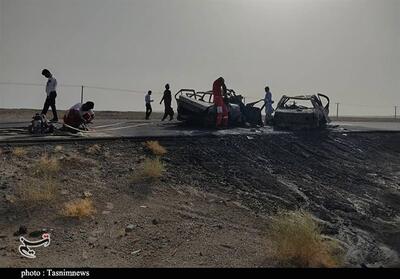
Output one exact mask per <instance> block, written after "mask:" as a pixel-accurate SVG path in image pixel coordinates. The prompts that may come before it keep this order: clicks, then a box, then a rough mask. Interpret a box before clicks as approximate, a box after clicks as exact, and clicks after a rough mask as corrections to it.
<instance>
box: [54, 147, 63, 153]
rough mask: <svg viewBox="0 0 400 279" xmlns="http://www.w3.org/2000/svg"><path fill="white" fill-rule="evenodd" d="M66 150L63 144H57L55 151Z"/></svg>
mask: <svg viewBox="0 0 400 279" xmlns="http://www.w3.org/2000/svg"><path fill="white" fill-rule="evenodd" d="M63 150H64V147H63V146H62V145H57V146H56V147H54V152H56V153H59V152H61V151H63Z"/></svg>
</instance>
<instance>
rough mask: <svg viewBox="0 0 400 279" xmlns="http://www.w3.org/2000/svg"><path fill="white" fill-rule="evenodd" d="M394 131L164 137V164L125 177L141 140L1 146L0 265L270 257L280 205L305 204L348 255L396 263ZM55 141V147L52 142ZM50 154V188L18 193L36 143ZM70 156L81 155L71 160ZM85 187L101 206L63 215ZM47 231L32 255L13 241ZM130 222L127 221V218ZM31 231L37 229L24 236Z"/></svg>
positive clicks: (160, 263)
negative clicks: (46, 240) (36, 195)
mask: <svg viewBox="0 0 400 279" xmlns="http://www.w3.org/2000/svg"><path fill="white" fill-rule="evenodd" d="M399 141H400V134H395V133H394V134H384V133H377V134H291V135H288V134H285V135H270V136H267V135H263V136H255V137H246V136H225V137H221V138H219V137H210V138H198V139H195V138H179V139H165V140H160V144H161V145H162V146H164V147H165V148H166V149H167V151H168V153H167V154H166V155H164V156H163V157H162V159H161V160H162V162H163V164H164V165H165V168H166V171H165V172H164V174H163V176H162V177H161V178H159V179H157V180H154V181H139V182H138V181H132V180H131V179H130V178H131V177H132V175H135V174H137V173H138V171H139V169H140V166H141V165H142V164H143V162H144V160H145V159H146V158H147V157H149V158H151V157H153V155H152V154H151V153H150V152H149V151H148V149H147V148H146V147H145V146H144V144H143V143H142V142H134V141H115V142H107V143H98V145H99V146H100V148H97V149H95V152H93V151H92V150H93V148H92V150H91V148H90V147H92V146H93V143H87V144H84V143H79V144H74V143H71V144H63V145H62V150H61V151H60V150H58V151H56V149H57V148H56V145H36V146H26V147H24V148H25V150H27V151H28V153H27V154H26V155H24V156H21V157H17V156H16V155H15V154H13V153H12V150H13V147H10V146H3V147H1V149H2V152H1V154H0V194H1V195H0V267H44V266H47V267H49V266H52V267H77V266H79V267H268V266H276V265H277V263H276V262H275V261H274V259H273V257H272V256H271V246H270V243H269V241H268V239H267V237H266V233H267V232H268V225H269V223H270V217H271V216H272V215H274V214H275V213H276V212H277V211H278V210H281V209H289V210H294V209H298V208H302V209H305V210H307V211H309V212H311V213H312V214H313V215H314V216H315V218H317V220H318V222H319V223H320V225H321V226H322V228H323V234H325V235H326V236H328V237H331V238H334V239H337V240H339V241H340V243H341V245H342V246H343V247H344V249H345V251H346V255H345V263H344V265H345V266H357V267H359V266H361V265H367V266H371V267H376V266H400V265H399V258H398V255H399V253H400V194H399V189H400V183H399V181H400V180H399V178H400V156H399V155H400V145H399ZM58 149H60V148H58ZM45 153H46V154H48V155H49V156H52V157H55V158H57V159H58V160H59V161H60V162H61V166H62V169H61V170H60V171H59V173H57V175H56V180H57V196H56V197H55V198H54V199H52V201H51V202H48V203H45V204H41V205H37V204H33V205H30V206H29V207H27V206H22V205H21V204H20V203H18V202H16V201H15V200H14V196H15V195H16V189H17V188H18V186H21V185H25V186H26V187H29V183H26V178H29V177H32V173H33V166H34V165H35V162H37V160H38V158H39V157H40V156H42V155H43V154H45ZM70 158H80V159H79V160H75V161H77V164H73V163H71V160H70ZM85 192H86V196H89V197H90V199H92V200H93V202H94V205H95V208H96V211H97V212H96V213H95V214H94V215H93V216H92V217H86V218H81V219H76V218H70V217H65V216H63V215H62V214H61V213H60V211H61V209H62V206H63V204H64V202H67V201H70V200H74V199H76V198H80V197H82V196H83V195H84V193H85ZM20 226H26V227H27V233H26V234H25V235H24V236H26V237H27V238H34V237H33V236H34V235H35V233H37V232H38V231H39V233H40V231H42V230H43V231H47V232H50V233H51V237H52V239H51V245H50V246H49V247H46V248H45V247H40V248H37V249H36V253H37V258H36V259H26V258H23V257H22V256H21V255H20V254H19V252H18V250H17V249H18V246H19V244H20V242H19V237H18V236H16V235H14V233H15V232H16V231H18V229H19V228H20ZM128 228H129V230H128ZM30 235H32V236H30Z"/></svg>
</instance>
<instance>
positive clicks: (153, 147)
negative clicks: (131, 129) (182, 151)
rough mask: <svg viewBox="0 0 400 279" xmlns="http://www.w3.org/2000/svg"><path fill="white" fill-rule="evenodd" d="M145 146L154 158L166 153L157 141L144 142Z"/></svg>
mask: <svg viewBox="0 0 400 279" xmlns="http://www.w3.org/2000/svg"><path fill="white" fill-rule="evenodd" d="M145 145H146V147H147V148H148V149H149V150H150V151H151V152H152V153H153V154H154V155H156V156H162V155H165V154H166V153H167V150H166V149H165V147H163V146H162V145H160V143H159V142H158V141H146V143H145Z"/></svg>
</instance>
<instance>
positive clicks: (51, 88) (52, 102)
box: [42, 69, 58, 122]
mask: <svg viewBox="0 0 400 279" xmlns="http://www.w3.org/2000/svg"><path fill="white" fill-rule="evenodd" d="M42 75H43V76H44V77H46V78H47V83H46V101H45V102H44V106H43V110H42V114H43V115H46V114H47V111H48V110H49V107H51V111H52V112H53V119H52V120H51V121H52V122H57V121H58V116H57V109H56V97H57V80H56V78H55V77H53V75H52V74H51V73H50V71H49V70H47V69H44V70H43V71H42Z"/></svg>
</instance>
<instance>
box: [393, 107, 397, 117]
mask: <svg viewBox="0 0 400 279" xmlns="http://www.w3.org/2000/svg"><path fill="white" fill-rule="evenodd" d="M394 119H397V106H394Z"/></svg>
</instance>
